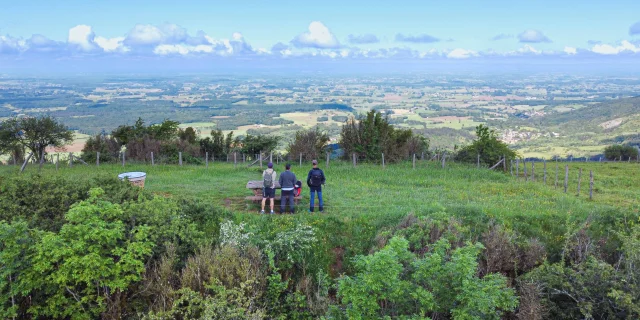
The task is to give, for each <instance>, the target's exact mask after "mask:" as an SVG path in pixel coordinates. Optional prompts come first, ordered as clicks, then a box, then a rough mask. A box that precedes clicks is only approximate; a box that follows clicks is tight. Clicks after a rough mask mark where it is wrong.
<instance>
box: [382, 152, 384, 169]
mask: <svg viewBox="0 0 640 320" xmlns="http://www.w3.org/2000/svg"><path fill="white" fill-rule="evenodd" d="M382 169H384V153H383V154H382Z"/></svg>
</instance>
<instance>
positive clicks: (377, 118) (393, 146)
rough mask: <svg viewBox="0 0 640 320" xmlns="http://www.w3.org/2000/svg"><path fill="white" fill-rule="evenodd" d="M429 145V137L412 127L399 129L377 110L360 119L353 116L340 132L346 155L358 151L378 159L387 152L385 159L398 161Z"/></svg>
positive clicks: (368, 158)
mask: <svg viewBox="0 0 640 320" xmlns="http://www.w3.org/2000/svg"><path fill="white" fill-rule="evenodd" d="M428 146H429V145H428V142H427V140H426V138H424V137H422V136H419V135H416V134H414V133H413V131H411V130H402V129H395V128H394V127H393V126H392V125H391V124H390V123H389V119H388V118H387V117H383V115H382V114H381V113H380V112H378V111H376V110H371V111H370V112H368V113H367V115H366V116H361V117H359V118H358V119H357V120H356V119H355V118H351V119H349V120H348V121H347V122H346V123H345V124H344V125H343V126H342V132H341V133H340V147H342V149H343V150H344V157H345V158H351V154H352V153H356V154H357V155H358V157H360V158H364V159H365V160H373V161H378V160H380V159H381V158H382V153H384V157H385V161H388V162H394V161H399V160H402V159H405V158H406V157H408V156H410V154H412V153H420V152H422V151H425V150H426V149H427V148H428Z"/></svg>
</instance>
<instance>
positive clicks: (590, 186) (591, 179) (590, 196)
mask: <svg viewBox="0 0 640 320" xmlns="http://www.w3.org/2000/svg"><path fill="white" fill-rule="evenodd" d="M589 200H593V170H590V171H589Z"/></svg>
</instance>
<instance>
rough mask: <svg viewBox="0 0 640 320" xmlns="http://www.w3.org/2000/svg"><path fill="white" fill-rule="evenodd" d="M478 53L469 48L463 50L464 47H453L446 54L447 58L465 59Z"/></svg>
mask: <svg viewBox="0 0 640 320" xmlns="http://www.w3.org/2000/svg"><path fill="white" fill-rule="evenodd" d="M477 55H478V53H477V52H475V51H471V50H465V49H459V48H458V49H454V50H452V51H451V52H449V54H447V58H451V59H467V58H470V57H473V56H477Z"/></svg>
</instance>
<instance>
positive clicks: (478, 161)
mask: <svg viewBox="0 0 640 320" xmlns="http://www.w3.org/2000/svg"><path fill="white" fill-rule="evenodd" d="M477 163H478V169H480V154H479V153H478V160H477Z"/></svg>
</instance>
